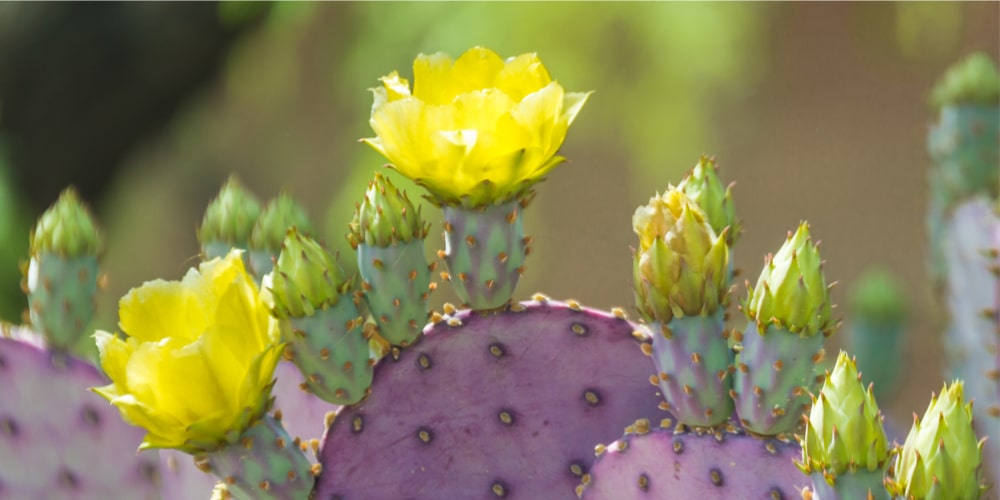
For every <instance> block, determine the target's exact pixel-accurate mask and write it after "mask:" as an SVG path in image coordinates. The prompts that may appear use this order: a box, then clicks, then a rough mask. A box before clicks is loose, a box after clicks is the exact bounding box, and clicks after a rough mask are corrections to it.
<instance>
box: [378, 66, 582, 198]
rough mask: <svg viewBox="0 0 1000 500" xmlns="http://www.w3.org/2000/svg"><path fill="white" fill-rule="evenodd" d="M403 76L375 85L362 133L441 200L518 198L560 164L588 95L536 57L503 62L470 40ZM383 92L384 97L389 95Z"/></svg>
mask: <svg viewBox="0 0 1000 500" xmlns="http://www.w3.org/2000/svg"><path fill="white" fill-rule="evenodd" d="M413 72H414V81H413V85H414V86H413V93H412V95H409V94H406V92H407V91H408V89H409V86H408V82H406V81H405V80H403V79H401V78H399V76H398V74H396V73H391V74H390V75H388V76H386V77H383V79H382V81H383V87H381V88H378V89H376V90H375V91H374V92H373V94H374V103H373V105H372V114H371V120H370V124H371V127H372V130H374V131H375V134H376V136H377V137H375V138H371V139H364V142H366V143H367V144H368V145H369V146H371V147H372V148H374V149H375V150H376V151H378V152H379V153H381V154H382V155H384V156H385V157H386V158H388V159H389V161H390V162H392V164H393V167H394V168H396V169H397V170H398V171H399V172H400V173H402V174H403V175H405V176H407V177H409V178H410V179H413V180H414V181H416V182H417V183H418V184H420V185H422V186H424V187H425V188H427V189H428V191H430V192H431V195H432V196H433V197H434V198H435V199H436V201H437V202H439V203H447V204H461V205H467V206H484V205H489V204H493V203H502V202H506V201H508V200H510V199H513V198H518V197H521V196H523V195H524V194H526V193H527V191H529V190H530V189H531V186H533V185H534V184H535V183H537V182H538V181H540V180H541V179H542V177H543V176H544V175H545V174H546V173H548V171H549V170H551V169H552V168H554V167H555V166H556V165H558V164H559V163H561V162H562V158H560V157H557V156H556V153H557V152H558V150H559V147H560V146H561V145H562V143H563V140H564V139H565V137H566V131H567V129H568V128H569V126H570V124H571V123H572V121H573V120H574V119H575V118H576V115H577V114H578V113H579V111H580V109H581V108H582V107H583V105H584V103H585V102H586V100H587V96H588V95H589V94H581V93H570V94H567V93H565V92H564V91H563V89H562V87H561V86H559V84H558V83H556V82H553V81H552V80H551V78H550V76H549V74H548V71H547V70H546V69H545V66H544V65H543V64H542V63H541V61H540V60H539V59H538V56H537V55H535V54H524V55H521V56H518V57H515V58H511V59H509V60H508V61H506V62H505V61H503V60H502V59H501V58H500V56H499V55H497V54H496V53H495V52H493V51H491V50H488V49H484V48H482V47H475V48H473V49H470V50H469V51H467V52H466V53H464V54H462V56H461V57H459V58H458V60H456V61H454V62H452V60H451V59H450V58H449V57H448V56H447V55H445V54H441V53H438V54H432V55H429V56H428V55H420V56H418V57H417V59H416V60H415V61H414V64H413ZM390 94H391V95H390Z"/></svg>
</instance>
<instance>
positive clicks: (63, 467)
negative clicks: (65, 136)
mask: <svg viewBox="0 0 1000 500" xmlns="http://www.w3.org/2000/svg"><path fill="white" fill-rule="evenodd" d="M3 328H5V330H7V331H5V332H2V333H0V498H93V499H105V498H137V499H144V498H158V496H159V489H160V482H161V477H162V476H161V471H160V463H159V458H158V455H157V453H156V452H155V451H145V452H141V453H136V448H138V446H139V443H140V442H142V438H143V435H144V434H145V431H144V430H143V429H141V428H139V427H132V426H130V425H128V424H126V423H124V422H122V419H121V417H120V416H119V415H118V410H117V409H115V408H114V407H113V406H111V405H109V404H108V403H107V402H106V401H104V400H103V399H101V397H100V396H98V395H97V394H94V393H92V392H90V391H88V390H87V389H88V388H89V387H93V386H100V385H104V384H106V383H107V380H106V379H105V378H104V376H103V375H102V374H101V373H100V371H98V370H97V368H95V367H94V366H93V365H90V364H88V363H86V362H84V361H81V360H79V359H77V358H75V357H72V356H70V355H68V354H65V353H58V352H50V351H47V350H45V349H44V348H42V347H40V345H41V342H40V341H39V340H38V339H37V338H34V334H33V333H30V332H25V331H22V332H15V331H13V330H14V329H13V328H10V327H6V326H5V327H3ZM14 336H17V337H20V338H11V337H14ZM5 337H6V338H5ZM205 493H206V494H207V491H206V492H205Z"/></svg>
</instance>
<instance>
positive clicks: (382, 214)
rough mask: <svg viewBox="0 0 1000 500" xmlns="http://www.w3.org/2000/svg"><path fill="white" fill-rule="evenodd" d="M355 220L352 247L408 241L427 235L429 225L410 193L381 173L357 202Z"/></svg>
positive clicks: (352, 231)
mask: <svg viewBox="0 0 1000 500" xmlns="http://www.w3.org/2000/svg"><path fill="white" fill-rule="evenodd" d="M356 208H357V209H356V210H355V212H354V221H353V222H351V224H350V227H351V232H350V234H348V239H350V240H351V246H354V247H357V246H358V245H359V244H361V243H364V244H366V245H369V246H377V247H387V246H390V245H393V244H395V243H397V242H398V243H408V242H410V241H412V240H414V239H423V238H424V237H425V236H427V231H428V230H429V228H430V225H429V224H426V223H424V222H423V220H422V219H421V217H420V209H418V208H415V207H414V206H413V203H410V199H409V198H408V197H407V196H406V193H404V192H402V191H400V190H399V189H398V188H396V186H394V185H393V184H392V182H391V181H390V180H389V178H388V177H385V176H383V175H382V174H380V173H376V174H375V179H373V180H372V181H371V182H369V183H368V191H366V192H365V199H364V201H362V202H361V203H360V204H358V205H356Z"/></svg>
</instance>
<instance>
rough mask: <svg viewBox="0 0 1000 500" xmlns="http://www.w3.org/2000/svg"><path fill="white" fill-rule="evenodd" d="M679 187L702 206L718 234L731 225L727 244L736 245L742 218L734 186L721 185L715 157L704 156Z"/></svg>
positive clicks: (727, 235)
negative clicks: (739, 218) (734, 201)
mask: <svg viewBox="0 0 1000 500" xmlns="http://www.w3.org/2000/svg"><path fill="white" fill-rule="evenodd" d="M677 189H680V190H681V191H682V192H683V193H684V194H686V195H687V196H688V198H690V199H691V201H693V202H695V203H696V204H698V206H699V207H701V209H702V210H703V211H704V212H705V214H706V215H707V216H708V223H709V224H711V225H712V229H714V230H715V232H716V234H722V231H723V230H725V229H726V228H729V232H727V233H726V244H727V245H729V246H730V247H732V246H733V245H734V244H736V240H737V238H739V236H740V230H741V228H740V223H739V221H737V220H736V208H735V206H734V205H733V192H732V191H733V188H732V185H730V186H728V187H723V186H722V180H721V179H720V178H719V167H718V166H716V164H715V158H709V157H706V156H702V157H701V159H700V160H698V164H697V165H695V166H694V168H692V169H691V171H690V172H688V174H687V175H686V176H684V179H683V180H681V183H680V184H678V185H677Z"/></svg>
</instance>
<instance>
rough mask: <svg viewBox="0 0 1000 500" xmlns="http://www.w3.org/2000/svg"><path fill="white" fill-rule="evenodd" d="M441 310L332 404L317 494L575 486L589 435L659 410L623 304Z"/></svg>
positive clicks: (565, 493) (406, 494)
mask: <svg viewBox="0 0 1000 500" xmlns="http://www.w3.org/2000/svg"><path fill="white" fill-rule="evenodd" d="M445 313H446V315H445V316H442V317H439V318H435V319H434V322H433V323H432V324H430V325H428V326H427V328H426V329H425V330H424V336H423V338H422V339H421V340H420V341H419V342H417V343H416V344H414V345H413V346H411V347H409V348H407V349H403V350H400V351H398V352H397V353H396V354H395V355H393V356H392V357H390V358H387V359H385V360H383V361H382V362H381V363H380V364H379V365H378V366H377V368H376V373H375V382H374V384H373V385H372V391H371V394H370V395H369V396H368V397H367V398H366V399H365V400H363V401H362V402H360V403H359V404H356V405H352V406H347V407H345V408H344V409H343V410H341V412H340V413H339V414H338V416H337V418H336V420H334V422H333V424H332V425H331V426H330V429H329V431H328V432H327V435H326V438H325V440H324V443H323V447H322V450H321V456H320V458H321V460H322V463H323V472H322V474H321V475H320V477H319V481H318V483H317V487H316V495H317V498H466V497H470V496H471V497H480V498H484V497H498V498H502V497H511V498H566V497H571V496H572V495H573V492H574V488H575V487H576V486H577V484H579V481H580V477H581V476H582V475H583V474H586V473H587V472H588V470H589V468H590V464H591V462H592V457H593V450H594V445H595V444H597V443H599V442H601V441H611V440H614V439H616V438H617V437H618V436H619V435H620V434H621V431H622V428H623V425H622V423H623V422H632V421H635V420H636V419H639V418H652V417H659V416H660V415H664V413H663V412H662V411H660V410H658V409H657V404H658V403H659V401H660V400H659V398H658V397H657V395H656V392H655V391H654V390H652V388H650V387H649V386H648V385H646V384H645V383H640V384H636V383H635V381H637V380H638V381H643V380H646V379H648V378H649V376H650V375H651V374H652V373H653V368H652V365H651V364H650V363H649V360H648V359H647V358H646V357H645V356H644V355H643V354H642V350H641V349H640V343H641V341H640V339H638V338H636V336H635V335H634V332H635V331H636V327H635V325H633V324H632V323H630V322H629V321H627V320H626V319H625V318H624V317H623V315H622V314H621V313H620V312H618V313H615V314H609V313H604V312H600V311H594V310H591V309H587V308H584V307H581V306H580V305H579V304H577V303H575V302H568V303H562V302H556V301H551V300H548V299H547V298H545V297H542V296H537V297H536V300H533V301H529V302H523V303H520V304H515V305H513V306H511V308H510V309H508V310H506V311H502V312H496V313H486V314H480V313H477V312H473V311H467V310H466V311H460V312H459V311H455V310H454V309H453V308H450V307H446V308H445ZM373 471H378V472H377V474H378V478H379V479H378V480H377V481H373V480H372V474H373V473H374V472H373Z"/></svg>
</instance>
